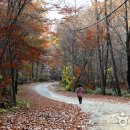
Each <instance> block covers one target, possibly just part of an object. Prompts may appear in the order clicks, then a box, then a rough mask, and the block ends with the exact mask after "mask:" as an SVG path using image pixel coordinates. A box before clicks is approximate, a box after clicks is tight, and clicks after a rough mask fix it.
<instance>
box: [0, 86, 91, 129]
mask: <svg viewBox="0 0 130 130" xmlns="http://www.w3.org/2000/svg"><path fill="white" fill-rule="evenodd" d="M34 85H35V84H31V85H28V87H27V86H26V85H25V86H22V87H23V88H24V92H22V94H19V97H20V98H22V99H23V97H24V99H25V100H29V101H30V107H29V108H20V109H18V110H17V111H14V112H9V113H7V114H4V115H0V130H87V129H88V121H89V116H88V114H86V113H83V112H81V109H80V108H79V107H78V106H76V105H72V104H66V103H63V102H58V101H54V100H51V99H48V98H45V97H42V96H40V95H38V94H37V93H35V92H34V91H33V90H32V89H31V88H32V87H33V86H34Z"/></svg>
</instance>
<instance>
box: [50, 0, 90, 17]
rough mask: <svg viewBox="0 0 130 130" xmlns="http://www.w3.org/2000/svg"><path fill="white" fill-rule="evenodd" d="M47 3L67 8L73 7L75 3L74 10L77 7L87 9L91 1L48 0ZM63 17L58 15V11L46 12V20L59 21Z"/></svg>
mask: <svg viewBox="0 0 130 130" xmlns="http://www.w3.org/2000/svg"><path fill="white" fill-rule="evenodd" d="M48 2H49V3H51V4H56V5H58V4H60V5H61V6H68V7H75V3H76V8H79V7H83V8H85V7H87V6H89V5H90V3H91V0H48ZM62 17H63V15H62V14H58V11H56V10H52V11H49V12H48V18H49V19H61V18H62Z"/></svg>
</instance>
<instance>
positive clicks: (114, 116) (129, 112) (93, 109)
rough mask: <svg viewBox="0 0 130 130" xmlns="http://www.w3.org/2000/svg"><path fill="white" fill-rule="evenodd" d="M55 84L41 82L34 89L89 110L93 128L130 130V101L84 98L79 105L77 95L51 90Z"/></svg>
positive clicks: (44, 94)
mask: <svg viewBox="0 0 130 130" xmlns="http://www.w3.org/2000/svg"><path fill="white" fill-rule="evenodd" d="M54 84H56V83H55V82H50V83H41V84H39V85H36V86H35V87H34V90H35V91H36V92H37V93H38V94H40V95H42V96H45V97H47V98H50V99H53V100H57V101H61V102H66V103H69V104H75V105H78V106H79V107H81V109H82V111H84V112H89V113H90V114H91V120H90V124H95V125H94V126H95V127H94V128H91V130H130V102H128V103H127V104H126V103H123V104H122V103H118V104H115V103H110V102H105V101H97V100H96V99H95V100H93V99H83V103H82V104H81V105H79V104H78V99H77V98H76V97H68V96H63V95H59V94H57V93H54V92H52V91H50V90H49V89H48V87H49V86H53V85H54Z"/></svg>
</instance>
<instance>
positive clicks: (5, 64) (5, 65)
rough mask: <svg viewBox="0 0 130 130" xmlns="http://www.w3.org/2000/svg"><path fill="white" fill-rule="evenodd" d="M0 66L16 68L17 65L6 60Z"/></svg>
mask: <svg viewBox="0 0 130 130" xmlns="http://www.w3.org/2000/svg"><path fill="white" fill-rule="evenodd" d="M2 67H3V68H15V69H16V68H17V65H16V64H10V63H9V62H7V63H4V64H3V65H2Z"/></svg>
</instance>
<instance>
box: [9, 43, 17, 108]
mask: <svg viewBox="0 0 130 130" xmlns="http://www.w3.org/2000/svg"><path fill="white" fill-rule="evenodd" d="M9 55H10V65H11V69H10V71H11V94H12V104H13V106H16V94H15V80H14V74H15V73H14V68H13V67H12V65H13V50H12V48H11V44H10V43H9Z"/></svg>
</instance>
